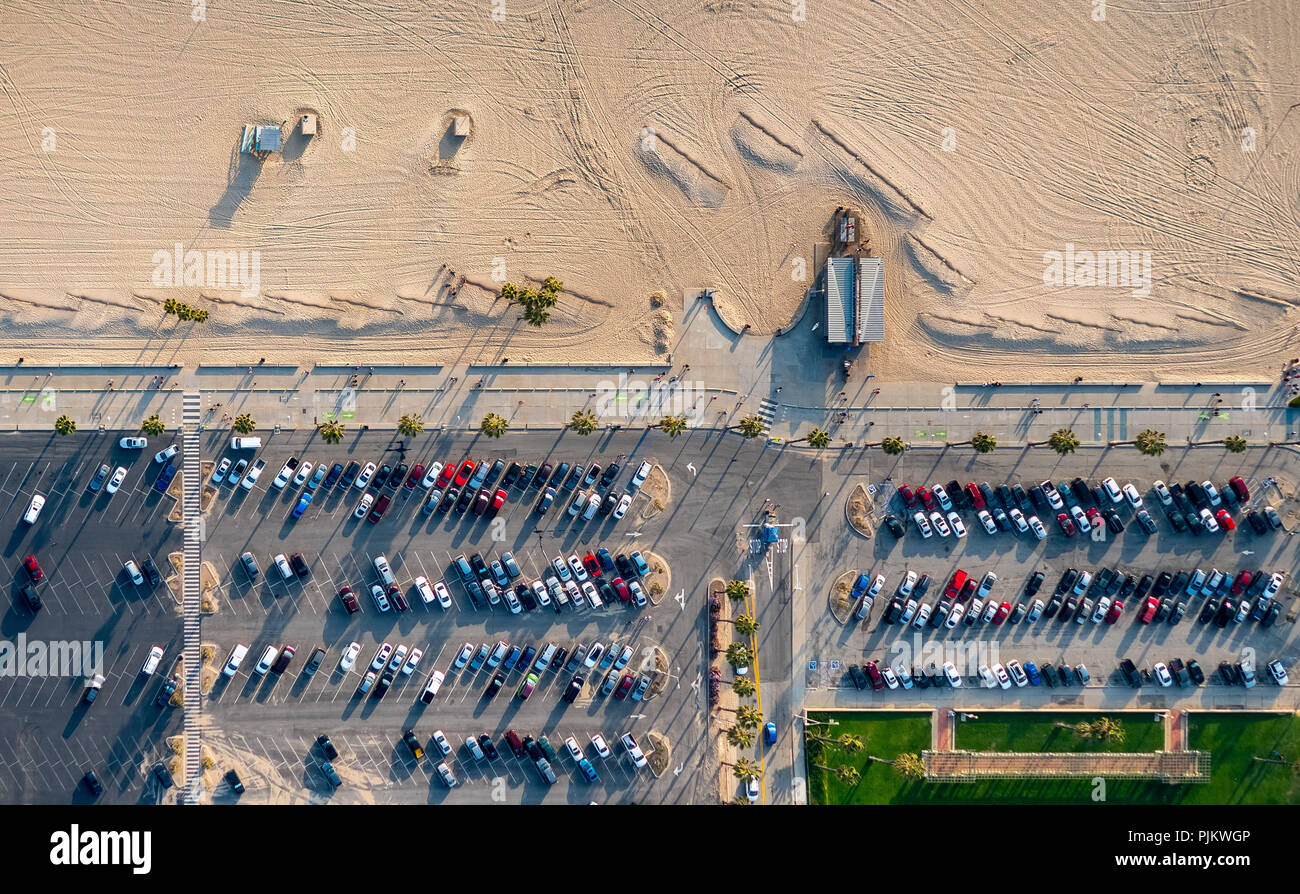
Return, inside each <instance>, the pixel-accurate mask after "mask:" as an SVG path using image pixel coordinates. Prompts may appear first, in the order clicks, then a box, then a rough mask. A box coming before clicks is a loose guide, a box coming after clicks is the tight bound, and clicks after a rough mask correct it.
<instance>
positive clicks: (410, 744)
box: [402, 729, 424, 761]
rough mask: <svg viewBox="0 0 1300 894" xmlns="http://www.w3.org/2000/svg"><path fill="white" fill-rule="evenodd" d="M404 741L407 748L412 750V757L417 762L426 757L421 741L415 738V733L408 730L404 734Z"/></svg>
mask: <svg viewBox="0 0 1300 894" xmlns="http://www.w3.org/2000/svg"><path fill="white" fill-rule="evenodd" d="M402 741H403V742H405V743H406V747H407V748H409V749H411V756H412V757H414V758H415V759H416V760H417V761H418V760H419V759H420V758H422V757H424V749H423V748H422V747H420V740H419V739H417V738H416V737H415V733H414V732H412V731H411V730H409V729H408V730H406V731H405V732H404V733H402Z"/></svg>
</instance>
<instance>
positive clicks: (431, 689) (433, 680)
mask: <svg viewBox="0 0 1300 894" xmlns="http://www.w3.org/2000/svg"><path fill="white" fill-rule="evenodd" d="M444 679H446V677H445V676H444V674H443V672H442V671H434V672H433V673H431V674H429V680H428V682H426V683H425V684H424V692H422V693H420V701H422V702H424V703H425V704H426V705H427V704H429V703H430V702H432V701H433V697H434V696H435V695H437V694H438V689H439V688H441V686H442V681H443V680H444Z"/></svg>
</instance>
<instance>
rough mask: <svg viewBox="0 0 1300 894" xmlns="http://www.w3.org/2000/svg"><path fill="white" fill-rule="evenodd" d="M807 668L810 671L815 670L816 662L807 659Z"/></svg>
mask: <svg viewBox="0 0 1300 894" xmlns="http://www.w3.org/2000/svg"><path fill="white" fill-rule="evenodd" d="M808 670H810V671H815V670H817V662H816V661H809V662H808Z"/></svg>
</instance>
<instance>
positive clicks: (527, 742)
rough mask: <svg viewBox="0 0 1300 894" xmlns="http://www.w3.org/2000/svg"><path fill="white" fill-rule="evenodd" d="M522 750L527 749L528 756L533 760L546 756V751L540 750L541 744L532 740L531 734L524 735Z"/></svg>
mask: <svg viewBox="0 0 1300 894" xmlns="http://www.w3.org/2000/svg"><path fill="white" fill-rule="evenodd" d="M524 750H525V751H527V752H528V756H529V757H531V758H532V759H533V760H535V761H539V760H542V759H543V758H545V757H546V753H545V752H543V751H542V746H540V745H538V744H537V743H536V742H534V741H533V737H532V736H524Z"/></svg>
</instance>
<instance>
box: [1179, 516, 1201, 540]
mask: <svg viewBox="0 0 1300 894" xmlns="http://www.w3.org/2000/svg"><path fill="white" fill-rule="evenodd" d="M1183 521H1184V522H1186V524H1187V533H1189V534H1191V535H1192V536H1193V537H1200V536H1201V535H1202V534H1203V533H1205V527H1204V525H1203V524H1202V523H1201V519H1200V516H1198V515H1197V514H1196V513H1195V512H1188V513H1185V514H1184V515H1183Z"/></svg>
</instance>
